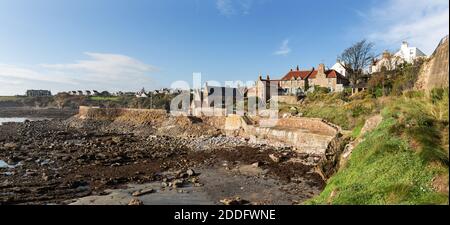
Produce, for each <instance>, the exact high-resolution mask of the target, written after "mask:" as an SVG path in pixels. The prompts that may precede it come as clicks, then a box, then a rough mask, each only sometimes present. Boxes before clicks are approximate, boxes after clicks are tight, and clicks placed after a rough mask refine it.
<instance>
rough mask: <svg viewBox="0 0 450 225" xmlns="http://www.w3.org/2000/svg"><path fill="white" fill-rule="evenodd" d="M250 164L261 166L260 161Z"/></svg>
mask: <svg viewBox="0 0 450 225" xmlns="http://www.w3.org/2000/svg"><path fill="white" fill-rule="evenodd" d="M252 166H253V167H260V166H261V163H260V162H255V163H253V164H252Z"/></svg>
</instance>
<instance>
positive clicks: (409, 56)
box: [369, 41, 427, 73]
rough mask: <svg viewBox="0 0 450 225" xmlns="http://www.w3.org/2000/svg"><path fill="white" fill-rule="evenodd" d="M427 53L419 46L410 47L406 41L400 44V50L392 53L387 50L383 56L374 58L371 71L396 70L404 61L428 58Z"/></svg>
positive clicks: (410, 61)
mask: <svg viewBox="0 0 450 225" xmlns="http://www.w3.org/2000/svg"><path fill="white" fill-rule="evenodd" d="M426 57H427V55H426V54H425V53H423V52H422V51H421V50H420V49H418V48H417V47H410V46H409V45H408V42H406V41H404V42H403V43H402V45H401V46H400V50H398V51H397V52H396V53H394V54H392V53H390V52H389V51H387V50H385V51H384V52H383V54H381V57H379V58H376V59H374V60H373V62H372V65H371V66H370V67H369V73H377V72H381V71H382V70H388V71H390V70H394V69H396V68H397V66H398V65H401V64H403V63H412V64H414V62H415V61H417V60H418V59H421V58H426Z"/></svg>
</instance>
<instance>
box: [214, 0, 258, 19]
mask: <svg viewBox="0 0 450 225" xmlns="http://www.w3.org/2000/svg"><path fill="white" fill-rule="evenodd" d="M252 5H253V0H216V8H217V9H218V10H219V12H220V14H222V15H225V16H231V15H237V14H243V15H246V14H249V13H250V9H251V7H252Z"/></svg>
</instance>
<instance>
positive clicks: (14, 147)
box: [3, 142, 18, 149]
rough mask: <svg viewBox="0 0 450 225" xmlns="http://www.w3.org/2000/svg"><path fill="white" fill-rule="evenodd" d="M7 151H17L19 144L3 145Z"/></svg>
mask: <svg viewBox="0 0 450 225" xmlns="http://www.w3.org/2000/svg"><path fill="white" fill-rule="evenodd" d="M3 146H4V147H5V148H7V149H17V147H18V146H17V144H16V143H14V142H9V143H6V144H4V145H3Z"/></svg>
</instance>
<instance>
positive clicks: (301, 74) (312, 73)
mask: <svg viewBox="0 0 450 225" xmlns="http://www.w3.org/2000/svg"><path fill="white" fill-rule="evenodd" d="M317 72H318V71H317V70H309V71H308V70H306V71H305V70H303V71H302V70H294V71H290V72H289V73H287V74H286V75H285V76H284V77H283V78H281V80H291V79H292V78H293V77H294V78H295V79H298V78H301V79H302V80H304V79H305V78H311V79H315V78H316V75H317ZM325 74H326V75H327V78H337V77H340V78H343V79H346V78H345V77H344V76H343V75H342V74H340V73H339V72H337V71H336V70H327V71H325Z"/></svg>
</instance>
